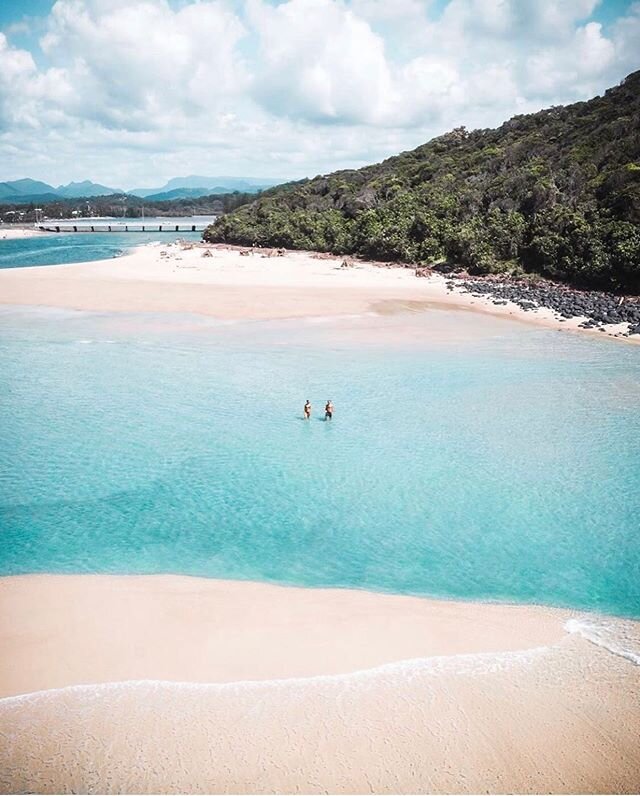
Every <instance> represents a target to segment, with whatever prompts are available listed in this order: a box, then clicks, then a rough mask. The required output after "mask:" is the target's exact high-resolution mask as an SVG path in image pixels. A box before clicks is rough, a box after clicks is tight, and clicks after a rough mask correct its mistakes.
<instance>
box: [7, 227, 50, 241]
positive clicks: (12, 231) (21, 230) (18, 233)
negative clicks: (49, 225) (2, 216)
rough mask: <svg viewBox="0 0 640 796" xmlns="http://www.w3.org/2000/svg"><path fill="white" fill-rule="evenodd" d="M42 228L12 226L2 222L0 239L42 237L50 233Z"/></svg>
mask: <svg viewBox="0 0 640 796" xmlns="http://www.w3.org/2000/svg"><path fill="white" fill-rule="evenodd" d="M49 234H50V233H49V232H44V231H43V230H41V229H35V228H27V227H11V226H5V225H4V224H0V240H20V239H22V238H40V237H43V236H44V235H49Z"/></svg>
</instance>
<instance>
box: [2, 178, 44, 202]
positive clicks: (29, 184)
mask: <svg viewBox="0 0 640 796" xmlns="http://www.w3.org/2000/svg"><path fill="white" fill-rule="evenodd" d="M49 194H51V195H55V194H56V189H55V188H54V187H53V185H49V184H48V183H46V182H40V181H39V180H31V179H29V178H28V177H25V178H24V179H22V180H10V181H8V182H0V199H15V198H16V197H22V196H30V195H33V196H40V195H49Z"/></svg>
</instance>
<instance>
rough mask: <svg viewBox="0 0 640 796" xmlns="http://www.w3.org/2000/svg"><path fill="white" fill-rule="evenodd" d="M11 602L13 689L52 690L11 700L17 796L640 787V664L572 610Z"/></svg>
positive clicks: (79, 585)
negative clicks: (570, 624)
mask: <svg viewBox="0 0 640 796" xmlns="http://www.w3.org/2000/svg"><path fill="white" fill-rule="evenodd" d="M0 600H1V604H2V624H1V625H0V636H1V639H2V648H3V651H4V652H5V654H4V656H3V663H2V673H1V675H0V682H1V683H2V690H3V693H4V694H5V695H6V694H10V693H13V694H16V693H21V692H24V691H32V690H34V689H37V688H41V689H42V688H53V689H54V690H44V691H43V690H41V691H38V692H36V693H30V694H28V695H26V696H15V697H8V698H5V699H3V700H0V733H2V737H3V743H2V745H1V746H0V772H1V773H0V788H1V789H2V790H3V791H6V792H17V791H25V790H26V791H31V792H38V793H58V792H71V791H72V790H73V791H76V792H78V791H80V792H106V793H118V792H138V793H140V792H144V793H149V792H158V793H168V792H186V793H190V792H191V793H196V792H204V793H206V792H210V793H243V792H257V793H268V792H295V791H300V792H309V793H318V792H327V791H328V792H337V793H368V792H374V793H388V792H391V793H422V792H437V793H442V792H454V793H478V792H485V791H489V792H514V791H515V792H581V793H592V792H628V793H631V792H636V791H637V790H638V787H639V786H640V768H639V766H638V760H639V757H638V749H637V738H638V735H639V733H640V667H638V666H637V665H635V664H634V663H633V662H632V661H630V660H628V659H625V658H623V657H621V656H619V655H615V654H613V653H612V652H610V651H609V650H608V649H605V648H602V647H599V646H596V645H595V644H592V643H590V642H589V641H587V640H585V639H584V638H582V637H580V636H579V635H577V634H569V633H567V632H566V630H565V623H566V620H567V617H569V618H571V616H572V615H571V614H570V613H569V612H566V611H558V610H554V609H546V608H539V607H535V606H509V605H490V604H476V603H471V604H469V603H456V602H445V601H434V600H421V599H418V598H410V597H397V596H393V595H381V594H370V593H366V592H358V591H350V590H333V589H330V590H325V589H298V588H283V587H277V586H269V585H265V584H254V583H238V582H227V581H210V580H206V579H198V578H182V577H169V576H151V577H107V576H82V575H75V576H21V577H16V578H3V579H2V580H0ZM626 624H627V625H628V627H631V629H632V631H633V633H636V634H637V632H638V623H631V622H628V623H626ZM408 658H409V659H410V660H407V659H408ZM109 681H115V682H111V683H110V682H109ZM118 681H120V682H118ZM122 681H128V682H122ZM96 682H97V683H100V682H103V683H105V684H103V685H91V683H96ZM70 683H77V684H83V683H84V684H86V685H72V686H70V687H61V686H65V684H70Z"/></svg>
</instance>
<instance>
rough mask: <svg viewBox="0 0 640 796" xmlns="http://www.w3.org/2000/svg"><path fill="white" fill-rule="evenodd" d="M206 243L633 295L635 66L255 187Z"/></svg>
mask: <svg viewBox="0 0 640 796" xmlns="http://www.w3.org/2000/svg"><path fill="white" fill-rule="evenodd" d="M205 239H206V240H208V241H212V242H230V243H240V244H245V245H250V244H252V243H254V242H256V243H257V244H258V245H264V246H284V247H289V248H298V249H315V250H319V251H329V252H334V253H338V254H360V255H363V256H365V257H369V258H373V259H379V260H388V261H402V262H409V263H421V264H425V265H432V264H437V263H450V264H453V265H459V266H462V267H464V268H466V269H467V270H468V271H469V272H470V273H474V274H482V273H514V274H521V273H522V272H532V273H537V274H541V275H544V276H547V277H549V278H552V279H557V280H562V281H568V282H571V283H574V284H576V285H580V286H591V287H598V288H604V289H609V290H622V291H627V292H633V293H640V72H635V73H633V74H631V75H629V76H628V77H627V78H626V79H625V80H624V81H623V82H622V83H621V84H620V85H619V86H617V87H615V88H612V89H609V90H608V91H607V92H606V93H605V94H604V95H603V96H601V97H596V98H594V99H592V100H589V101H588V102H579V103H576V104H574V105H568V106H564V107H563V106H560V107H554V108H550V109H548V110H543V111H540V112H539V113H534V114H528V115H521V116H515V117H514V118H513V119H511V120H509V121H508V122H505V124H503V125H502V126H501V127H499V128H498V129H495V130H474V131H473V132H468V131H467V130H466V129H464V128H459V129H456V130H453V131H451V132H450V133H447V134H445V135H443V136H440V137H438V138H435V139H433V140H432V141H429V142H428V143H426V144H424V145H422V146H420V147H418V148H417V149H414V150H413V151H411V152H404V153H402V154H401V155H397V156H395V157H392V158H389V159H388V160H385V161H383V162H382V163H379V164H376V165H372V166H367V167H365V168H362V169H358V170H348V171H339V172H335V173H333V174H329V175H325V176H319V177H316V178H314V179H312V180H306V181H302V182H299V183H290V184H288V185H285V186H280V187H278V188H275V189H271V190H268V191H265V192H264V193H263V194H262V195H261V196H260V198H259V199H257V200H256V201H254V202H252V203H250V204H248V205H245V206H243V207H241V208H240V209H238V210H236V211H235V212H233V213H231V214H229V215H226V216H224V217H222V218H220V219H218V220H217V221H216V223H215V224H213V225H212V226H210V227H209V228H208V229H207V230H206V232H205Z"/></svg>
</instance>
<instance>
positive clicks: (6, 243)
mask: <svg viewBox="0 0 640 796" xmlns="http://www.w3.org/2000/svg"><path fill="white" fill-rule="evenodd" d="M201 237H202V233H201V232H179V233H176V232H121V233H118V232H104V233H102V232H78V233H69V234H64V233H59V234H56V233H52V234H50V235H41V236H38V237H37V238H23V239H14V240H0V268H24V267H25V266H28V265H60V264H62V263H83V262H89V261H93V260H105V259H108V258H109V257H117V256H118V255H120V254H123V253H124V252H126V251H127V249H131V248H133V247H134V246H140V245H141V244H143V243H151V242H152V241H163V242H166V243H171V242H172V241H174V240H175V239H176V238H182V239H183V240H200V239H201ZM0 299H1V297H0Z"/></svg>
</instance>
